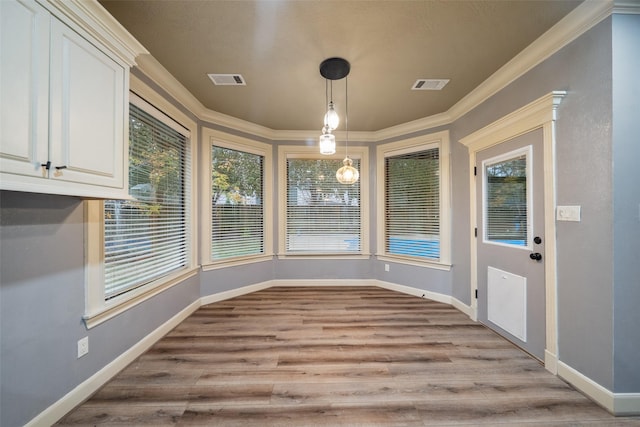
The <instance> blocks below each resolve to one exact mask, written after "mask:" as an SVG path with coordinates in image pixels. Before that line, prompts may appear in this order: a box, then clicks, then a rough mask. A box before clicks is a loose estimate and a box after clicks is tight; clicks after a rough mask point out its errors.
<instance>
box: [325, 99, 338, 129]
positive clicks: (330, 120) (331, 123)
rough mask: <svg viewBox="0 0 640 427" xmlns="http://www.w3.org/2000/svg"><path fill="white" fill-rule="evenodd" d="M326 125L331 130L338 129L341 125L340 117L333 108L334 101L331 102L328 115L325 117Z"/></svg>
mask: <svg viewBox="0 0 640 427" xmlns="http://www.w3.org/2000/svg"><path fill="white" fill-rule="evenodd" d="M324 124H325V126H328V127H329V130H335V129H337V128H338V125H339V124H340V117H339V116H338V113H336V110H335V109H334V108H333V101H331V102H329V109H328V110H327V114H325V115H324Z"/></svg>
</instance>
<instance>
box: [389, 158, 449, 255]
mask: <svg viewBox="0 0 640 427" xmlns="http://www.w3.org/2000/svg"><path fill="white" fill-rule="evenodd" d="M439 157H440V156H439V149H438V148H431V149H427V150H423V151H417V152H412V153H404V154H400V155H390V156H389V157H386V158H385V171H384V172H385V236H384V238H385V252H386V253H387V254H390V255H398V256H406V257H417V258H421V259H434V260H439V258H440V160H439Z"/></svg>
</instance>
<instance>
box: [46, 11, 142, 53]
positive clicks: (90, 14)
mask: <svg viewBox="0 0 640 427" xmlns="http://www.w3.org/2000/svg"><path fill="white" fill-rule="evenodd" d="M43 1H45V0H43ZM46 2H47V3H45V6H51V7H52V8H53V9H54V10H55V11H56V12H60V13H62V14H63V15H64V16H65V17H66V18H67V19H69V20H71V21H72V22H73V23H75V24H76V25H78V26H79V27H80V28H82V29H83V30H84V31H86V32H87V33H89V34H90V35H91V36H92V37H94V38H95V39H97V40H98V41H99V42H100V43H102V44H103V45H105V46H106V47H107V48H108V49H109V50H110V51H111V52H113V53H115V54H116V55H117V56H118V57H119V58H120V59H121V60H122V61H124V62H125V63H126V64H127V65H129V66H133V65H135V64H136V58H137V57H138V56H139V55H144V54H148V53H149V52H148V51H147V49H146V48H145V47H144V46H142V44H140V42H139V41H138V40H136V39H135V38H134V37H133V36H132V35H131V34H130V33H129V32H128V31H127V30H126V29H125V28H124V27H123V26H122V25H121V24H120V23H119V22H118V21H116V19H115V18H114V17H113V16H111V14H109V12H107V11H106V9H105V8H104V7H102V5H101V4H100V3H98V2H97V1H86V0H46ZM50 9H51V8H50Z"/></svg>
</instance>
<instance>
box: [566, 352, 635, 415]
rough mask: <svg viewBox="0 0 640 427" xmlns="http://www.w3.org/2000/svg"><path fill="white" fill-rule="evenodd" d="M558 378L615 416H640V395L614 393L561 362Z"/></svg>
mask: <svg viewBox="0 0 640 427" xmlns="http://www.w3.org/2000/svg"><path fill="white" fill-rule="evenodd" d="M558 376H559V377H560V378H562V379H564V380H565V381H567V382H568V383H569V384H571V385H572V386H574V387H575V388H577V389H578V390H580V391H581V392H583V393H584V394H586V395H587V396H589V397H590V398H591V399H593V400H594V401H595V402H596V403H598V404H599V405H600V406H602V407H603V408H605V409H606V410H607V411H609V412H611V413H612V414H614V415H618V416H624V415H640V393H613V392H612V391H610V390H608V389H607V388H605V387H603V386H601V385H600V384H598V383H596V382H595V381H593V380H592V379H591V378H589V377H587V376H585V375H583V374H582V373H580V372H578V371H576V370H575V369H573V368H572V367H571V366H569V365H567V364H565V363H563V362H561V361H558Z"/></svg>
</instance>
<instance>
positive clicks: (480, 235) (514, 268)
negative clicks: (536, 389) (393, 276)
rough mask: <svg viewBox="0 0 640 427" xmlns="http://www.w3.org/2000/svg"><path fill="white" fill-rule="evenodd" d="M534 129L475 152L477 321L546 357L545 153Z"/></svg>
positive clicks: (523, 347)
mask: <svg viewBox="0 0 640 427" xmlns="http://www.w3.org/2000/svg"><path fill="white" fill-rule="evenodd" d="M543 155H544V153H543V132H542V129H536V130H533V131H530V132H528V133H525V134H523V135H520V136H518V137H515V138H513V139H510V140H507V141H506V142H503V143H501V144H498V145H495V146H492V147H490V148H487V149H485V150H482V151H479V152H478V153H477V154H476V168H477V175H476V197H477V210H476V212H477V215H478V217H477V219H476V220H477V225H478V230H477V239H476V244H477V254H478V258H477V259H478V263H477V266H478V271H477V277H478V320H479V321H480V322H481V323H483V324H485V325H486V326H488V327H489V328H491V329H493V330H494V331H496V332H497V333H499V334H500V335H502V336H504V337H505V338H507V339H508V340H510V341H512V342H513V343H514V344H516V345H518V346H519V347H521V348H522V349H524V350H525V351H527V352H528V353H530V354H531V355H533V356H534V357H536V358H538V359H540V360H544V353H545V342H546V325H545V283H544V279H545V271H544V244H545V236H544V185H543V179H544V176H543V174H544V157H543Z"/></svg>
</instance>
